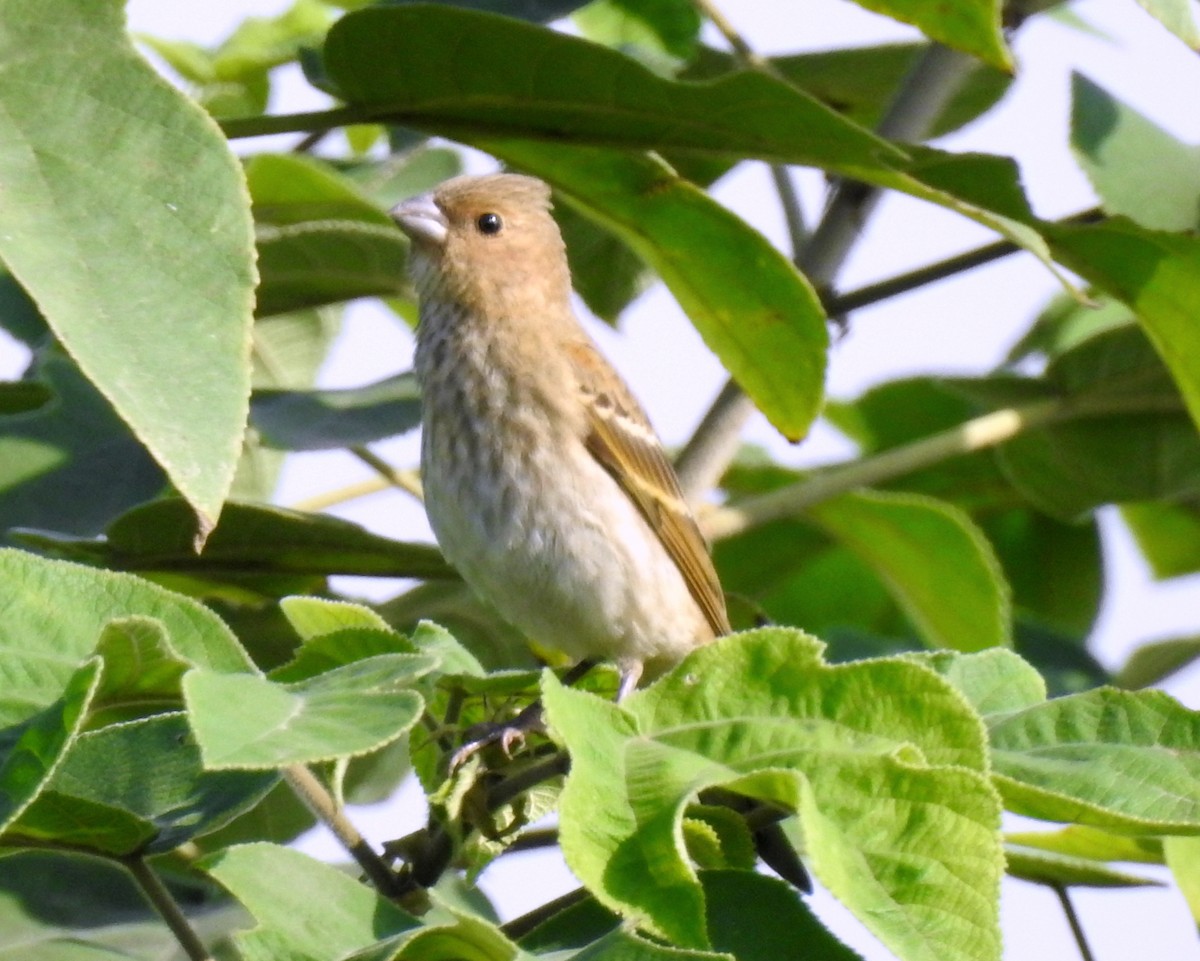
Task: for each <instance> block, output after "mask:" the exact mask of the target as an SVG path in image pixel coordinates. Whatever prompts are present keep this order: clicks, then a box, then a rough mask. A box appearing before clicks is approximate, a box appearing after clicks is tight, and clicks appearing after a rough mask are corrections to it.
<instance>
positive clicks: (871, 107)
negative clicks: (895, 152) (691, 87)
mask: <svg viewBox="0 0 1200 961" xmlns="http://www.w3.org/2000/svg"><path fill="white" fill-rule="evenodd" d="M928 50H929V44H928V43H895V44H883V45H880V46H872V47H849V48H846V49H843V50H821V51H816V52H812V53H808V52H806V53H798V54H788V55H785V56H780V57H771V58H770V63H771V67H772V68H773V69H774V70H775V71H776V72H777V73H779V74H780V75H781V76H783V77H784V78H785V79H787V80H788V81H789V82H790V83H792V84H794V85H795V86H797V87H799V88H800V89H802V90H804V91H805V92H806V93H808V94H811V95H812V96H814V97H816V98H817V99H818V100H820V101H821V102H822V103H823V104H825V105H826V106H827V107H829V108H831V109H833V110H836V111H837V112H838V113H840V114H843V115H844V116H845V117H846V118H847V119H849V120H852V121H854V122H855V123H856V124H858V125H859V126H861V127H866V128H867V129H868V130H874V129H875V128H876V127H878V125H879V121H880V120H881V119H882V118H883V112H884V110H885V109H886V107H887V104H888V102H889V101H890V100H891V98H892V96H893V95H894V93H895V91H896V88H897V87H898V86H899V85H900V83H901V82H902V81H903V80H904V78H905V77H906V76H908V74H909V73H910V72H911V71H912V69H913V67H914V66H915V65H916V63H917V61H918V60H919V59H920V58H921V57H922V56H924V55H925V54H926V51H928ZM737 68H738V61H737V59H736V57H735V56H734V55H733V54H729V53H725V52H723V51H717V50H713V49H711V48H709V47H702V48H701V49H700V55H699V57H698V58H697V60H696V61H695V62H694V63H693V64H691V65H690V66H689V67H688V68H687V70H685V71H684V72H683V74H682V77H681V78H682V79H689V80H705V79H709V78H711V77H714V76H718V75H720V74H722V73H728V72H730V71H732V70H736V69H737ZM1011 83H1012V76H1011V75H1010V74H1009V73H1007V72H1005V71H1003V70H996V69H994V68H992V67H987V66H984V65H983V64H975V65H973V66H972V67H971V68H969V70H968V71H967V76H966V78H965V79H964V80H963V82H962V85H961V86H960V87H959V90H958V93H957V94H955V95H954V96H953V97H951V98H950V101H949V102H948V103H947V104H946V106H945V108H944V109H943V111H942V113H941V114H940V115H939V116H938V118H937V119H936V120H935V121H934V124H933V127H932V129H931V132H930V135H931V136H932V137H941V136H943V135H945V134H948V133H951V132H953V131H954V130H957V129H958V128H959V127H962V126H963V125H965V124H967V123H969V122H970V121H972V120H974V119H975V118H977V117H979V116H980V115H981V114H983V113H986V112H987V111H988V110H989V109H991V107H993V106H994V105H995V104H996V102H997V101H999V99H1000V98H1001V97H1002V96H1003V95H1004V93H1005V91H1006V90H1007V89H1008V87H1009V85H1010V84H1011Z"/></svg>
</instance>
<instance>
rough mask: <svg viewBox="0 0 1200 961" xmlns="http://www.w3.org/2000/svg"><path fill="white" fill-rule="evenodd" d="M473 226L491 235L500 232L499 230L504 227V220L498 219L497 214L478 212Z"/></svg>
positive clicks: (482, 232)
mask: <svg viewBox="0 0 1200 961" xmlns="http://www.w3.org/2000/svg"><path fill="white" fill-rule="evenodd" d="M475 226H476V227H477V228H478V230H479V232H480V233H481V234H484V235H485V236H488V237H491V236H493V235H495V234H498V233H500V230H501V229H502V228H503V227H504V221H503V220H501V219H500V215H499V214H492V213H487V214H480V215H479V217H478V219H476V221H475Z"/></svg>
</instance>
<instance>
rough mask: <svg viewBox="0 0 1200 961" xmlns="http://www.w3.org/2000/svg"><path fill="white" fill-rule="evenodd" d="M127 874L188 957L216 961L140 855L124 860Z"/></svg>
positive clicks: (202, 960)
mask: <svg viewBox="0 0 1200 961" xmlns="http://www.w3.org/2000/svg"><path fill="white" fill-rule="evenodd" d="M120 863H121V864H123V865H124V866H125V868H126V870H128V871H129V873H130V874H131V875H132V876H133V880H134V883H135V884H137V886H138V887H139V888H140V889H141V892H142V894H144V895H145V896H146V900H147V901H149V902H150V904H151V905H152V906H153V907H154V910H155V911H157V912H158V914H159V917H161V918H162V919H163V921H165V922H166V925H167V927H168V928H170V929H171V933H172V934H173V935H175V940H176V941H178V942H179V946H180V947H181V948H183V951H184V954H186V955H187V956H188V958H189V961H213V957H212V955H211V954H209V952H208V948H206V947H205V946H204V943H203V942H202V941H201V940H200V936H199V935H198V934H196V931H195V929H194V928H193V927H192V926H191V924H190V923H188V919H187V916H186V915H185V914H184V913H183V909H182V908H181V907H180V906H179V902H178V901H176V900H175V898H174V897H173V896H172V895H171V892H170V890H168V888H167V886H166V885H165V884H163V882H162V879H161V878H160V877H159V876H158V875H157V874H155V873H154V871H153V869H152V868H151V867H150V865H149V864H147V863H146V859H145V858H144V857H142V856H140V855H137V856H134V857H129V858H122V859H121V862H120Z"/></svg>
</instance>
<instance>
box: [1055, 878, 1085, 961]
mask: <svg viewBox="0 0 1200 961" xmlns="http://www.w3.org/2000/svg"><path fill="white" fill-rule="evenodd" d="M1050 887H1051V890H1052V891H1053V892H1054V893H1055V894H1056V895H1058V903H1059V904H1061V905H1062V909H1063V914H1065V915H1066V916H1067V924H1069V925H1070V926H1071V934H1072V935H1074V936H1075V943H1076V944H1077V945H1078V946H1079V954H1080V956H1081V957H1082V958H1083V961H1096V959H1095V955H1093V954H1092V949H1091V948H1090V947H1089V946H1088V942H1087V937H1086V936H1085V935H1084V933H1083V925H1082V924H1080V923H1079V915H1078V914H1076V913H1075V905H1074V904H1072V903H1071V895H1070V893H1069V892H1068V891H1067V888H1066V887H1065V886H1064V885H1061V884H1053V885H1051V886H1050Z"/></svg>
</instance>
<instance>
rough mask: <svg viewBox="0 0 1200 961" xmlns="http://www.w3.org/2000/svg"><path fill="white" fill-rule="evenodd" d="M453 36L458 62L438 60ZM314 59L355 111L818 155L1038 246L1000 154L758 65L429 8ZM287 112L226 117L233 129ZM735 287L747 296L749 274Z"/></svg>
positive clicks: (470, 133)
mask: <svg viewBox="0 0 1200 961" xmlns="http://www.w3.org/2000/svg"><path fill="white" fill-rule="evenodd" d="M463 49H469V50H471V51H472V57H471V58H470V63H469V64H466V65H464V66H463V69H461V70H456V71H454V72H452V73H448V72H447V71H445V70H444V69H442V68H441V65H442V64H444V63H446V62H449V61H451V60H455V59H456V57H457V55H458V51H461V50H463ZM398 51H400V52H401V53H399V54H398V53H397V52H398ZM325 64H326V67H327V68H328V70H329V74H330V76H331V78H332V79H333V80H334V82H335V83H336V84H337V85H338V87H339V92H340V93H341V95H342V96H343V97H344V98H345V99H347V100H349V101H350V102H351V103H352V104H354V105H355V111H354V114H355V116H358V114H359V113H362V114H363V115H365V116H366V117H368V118H371V119H381V120H383V119H386V120H389V121H393V122H396V123H401V124H405V125H409V126H413V127H417V128H419V129H423V130H427V131H429V132H432V133H441V134H445V135H447V136H450V137H454V138H456V139H460V140H464V141H466V142H469V143H473V144H474V143H483V142H484V141H487V142H488V143H491V144H495V143H496V142H497V141H498V140H501V139H509V138H512V139H519V140H521V141H529V140H537V141H543V142H551V143H554V144H557V145H561V146H567V145H571V144H576V145H589V146H602V147H617V148H624V149H648V150H654V151H660V152H661V151H669V152H671V153H672V155H680V154H683V153H691V154H700V155H703V156H704V157H707V158H709V159H721V160H731V159H739V158H742V157H760V158H762V159H764V160H772V161H777V162H781V163H795V164H804V165H812V166H818V167H823V168H825V169H827V170H829V171H831V172H833V173H837V174H842V175H845V176H847V177H851V178H853V179H856V180H863V181H866V182H868V183H872V184H875V185H877V186H881V187H890V188H893V189H896V190H901V191H905V192H907V193H911V194H913V195H914V196H917V197H920V198H922V199H925V200H928V201H931V202H933V203H938V204H941V205H944V206H947V207H949V208H951V209H953V210H955V211H957V212H959V213H961V214H963V215H965V216H969V217H973V218H975V219H977V220H979V221H980V222H981V223H984V224H986V225H987V226H989V227H991V228H992V229H995V230H998V231H1000V232H1001V233H1003V234H1004V235H1005V236H1007V237H1009V238H1010V239H1012V240H1013V241H1014V242H1016V243H1017V244H1019V245H1020V246H1022V247H1025V248H1027V249H1030V250H1032V251H1033V252H1034V253H1036V254H1037V255H1038V256H1039V257H1041V258H1043V259H1046V257H1047V252H1046V249H1045V245H1044V243H1043V242H1042V240H1041V238H1040V237H1039V236H1038V235H1037V233H1036V231H1035V230H1034V229H1033V228H1032V227H1031V226H1030V225H1031V224H1032V223H1034V220H1033V216H1032V213H1031V212H1030V209H1029V205H1028V203H1026V202H1025V200H1024V195H1023V194H1022V191H1021V187H1020V183H1019V178H1018V173H1017V169H1016V166H1015V164H1013V163H1012V162H1011V161H1008V160H1004V159H1002V158H992V157H978V156H971V157H962V156H954V155H950V154H944V153H940V152H938V151H931V150H916V149H914V148H911V147H908V146H906V147H905V148H903V149H901V148H900V147H899V146H897V145H894V144H889V143H887V142H886V141H884V140H881V139H879V138H877V137H875V136H873V135H872V134H871V133H869V132H868V131H867V130H865V129H863V128H862V127H859V126H857V125H855V124H853V123H851V122H849V121H848V120H846V119H844V118H842V117H841V116H839V115H838V114H837V113H836V112H834V111H832V110H829V109H828V108H826V107H824V106H823V105H822V104H821V103H819V102H818V101H817V100H815V99H813V98H811V97H809V96H808V95H806V94H805V93H803V92H802V91H801V90H799V89H798V88H796V87H794V86H792V85H790V84H788V83H786V82H785V81H782V80H778V79H776V78H774V77H771V76H768V75H767V74H765V73H763V72H760V71H743V72H739V73H734V74H728V75H725V76H722V77H719V78H718V79H716V80H714V81H712V82H710V83H689V82H686V81H673V80H668V79H665V78H663V77H660V76H658V75H656V74H654V73H652V72H651V71H649V70H648V69H647V68H645V67H643V66H641V65H640V64H638V63H637V62H636V61H634V60H632V59H630V58H628V57H624V56H621V55H620V54H618V53H616V52H614V51H612V50H609V49H606V48H604V47H601V46H598V45H596V44H591V43H587V42H585V41H581V40H579V39H576V38H573V37H568V36H566V35H563V34H560V33H555V32H553V31H548V30H544V29H541V28H538V27H532V26H529V25H526V24H521V23H518V22H516V21H513V20H507V19H504V18H498V17H494V16H487V15H483V14H477V13H467V12H465V11H459V10H448V9H443V8H440V7H425V8H420V9H418V8H399V9H396V8H392V9H388V8H371V9H366V10H361V11H357V12H355V13H353V14H350V15H348V16H346V17H344V18H343V19H342V20H341V21H339V22H338V24H336V25H335V26H334V28H333V29H332V30H331V31H330V34H329V38H328V40H327V41H326V46H325ZM389 64H395V68H394V69H388V67H387V65H389ZM291 125H292V122H291V121H286V120H285V121H281V122H280V123H278V124H270V123H266V122H261V123H260V122H258V121H249V122H247V123H243V124H237V123H231V124H227V125H226V129H227V131H228V132H229V134H230V135H231V136H239V135H244V134H249V133H267V132H272V131H274V130H279V129H289V127H290V126H291ZM745 290H746V291H747V295H748V296H749V297H750V298H751V300H753V288H752V285H751V286H747V287H746V288H745Z"/></svg>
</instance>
